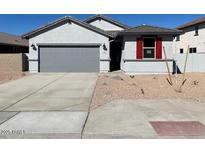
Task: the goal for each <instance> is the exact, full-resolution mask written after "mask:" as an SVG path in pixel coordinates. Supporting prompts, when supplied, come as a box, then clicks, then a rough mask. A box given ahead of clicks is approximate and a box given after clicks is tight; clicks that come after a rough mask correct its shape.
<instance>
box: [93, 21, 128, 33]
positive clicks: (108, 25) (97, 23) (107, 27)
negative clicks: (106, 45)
mask: <svg viewBox="0 0 205 154" xmlns="http://www.w3.org/2000/svg"><path fill="white" fill-rule="evenodd" d="M90 24H91V25H93V26H95V27H98V28H100V29H103V30H110V31H112V30H124V29H123V28H122V27H119V26H117V25H114V24H112V23H109V22H107V21H105V20H103V19H98V20H95V21H93V22H91V23H90Z"/></svg>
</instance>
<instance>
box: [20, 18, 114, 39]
mask: <svg viewBox="0 0 205 154" xmlns="http://www.w3.org/2000/svg"><path fill="white" fill-rule="evenodd" d="M62 22H73V23H75V24H78V25H81V26H82V27H85V28H87V29H89V30H92V31H94V32H96V33H99V34H101V35H104V36H106V37H110V38H113V36H112V35H110V34H108V33H106V32H103V31H100V30H99V31H98V30H96V29H94V28H92V27H89V26H87V25H85V24H87V23H84V22H79V21H77V20H75V19H73V18H70V17H64V18H62V19H59V20H57V21H54V22H53V23H50V24H48V25H45V26H42V27H40V28H37V29H35V30H33V31H31V32H28V33H25V34H23V35H22V36H21V37H22V38H23V39H29V38H31V37H33V36H36V34H37V33H41V32H42V31H44V30H46V29H48V28H50V27H53V26H55V25H57V24H60V23H62Z"/></svg>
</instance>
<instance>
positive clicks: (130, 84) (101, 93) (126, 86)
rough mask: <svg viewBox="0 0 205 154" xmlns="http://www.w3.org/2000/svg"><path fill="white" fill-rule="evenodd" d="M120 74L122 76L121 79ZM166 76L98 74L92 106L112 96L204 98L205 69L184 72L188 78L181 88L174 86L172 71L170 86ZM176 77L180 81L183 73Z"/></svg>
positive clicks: (123, 97) (174, 78)
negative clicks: (171, 84)
mask: <svg viewBox="0 0 205 154" xmlns="http://www.w3.org/2000/svg"><path fill="white" fill-rule="evenodd" d="M116 76H118V77H117V79H115V78H116ZM120 78H122V79H123V80H120ZM166 78H167V75H135V76H134V77H133V78H130V76H128V75H125V74H123V73H120V72H117V73H116V74H115V73H113V74H111V73H110V74H107V75H106V76H105V75H100V76H99V78H98V80H97V84H96V89H95V93H94V97H93V99H92V104H91V109H95V108H97V107H99V106H102V105H104V104H106V103H108V102H110V101H112V100H115V99H181V100H186V101H194V102H196V101H197V102H202V103H203V102H205V95H204V91H205V86H204V85H205V80H204V78H205V74H204V73H187V74H186V79H187V80H186V83H185V84H184V86H183V87H182V89H181V92H177V91H176V90H175V89H176V88H177V87H176V85H175V84H176V76H175V75H173V76H172V78H173V81H174V86H170V85H169V83H168V82H167V80H166ZM177 78H178V82H179V83H180V80H181V79H182V76H181V75H179V74H178V75H177ZM196 81H197V82H196ZM195 82H196V83H195ZM105 83H106V84H105ZM193 83H195V84H193Z"/></svg>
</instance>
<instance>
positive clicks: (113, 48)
mask: <svg viewBox="0 0 205 154" xmlns="http://www.w3.org/2000/svg"><path fill="white" fill-rule="evenodd" d="M121 54H122V43H121V42H111V43H110V59H111V61H110V71H116V70H120V62H121Z"/></svg>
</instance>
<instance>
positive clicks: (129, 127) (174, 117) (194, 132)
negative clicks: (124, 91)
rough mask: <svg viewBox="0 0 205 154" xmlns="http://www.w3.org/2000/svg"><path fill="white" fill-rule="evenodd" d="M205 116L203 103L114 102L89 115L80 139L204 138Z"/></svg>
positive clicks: (162, 101) (160, 101)
mask: <svg viewBox="0 0 205 154" xmlns="http://www.w3.org/2000/svg"><path fill="white" fill-rule="evenodd" d="M204 113H205V103H197V102H188V101H181V100H174V99H173V100H154V99H153V100H149V99H147V100H114V101H112V102H109V103H107V104H105V105H103V106H101V107H99V108H97V109H95V110H92V111H91V112H90V114H89V117H88V120H87V123H86V125H85V129H84V132H83V138H205V126H204V125H205V114H204ZM152 124H154V125H152ZM187 127H188V129H187ZM161 134H162V135H161ZM170 134H171V135H170Z"/></svg>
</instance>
